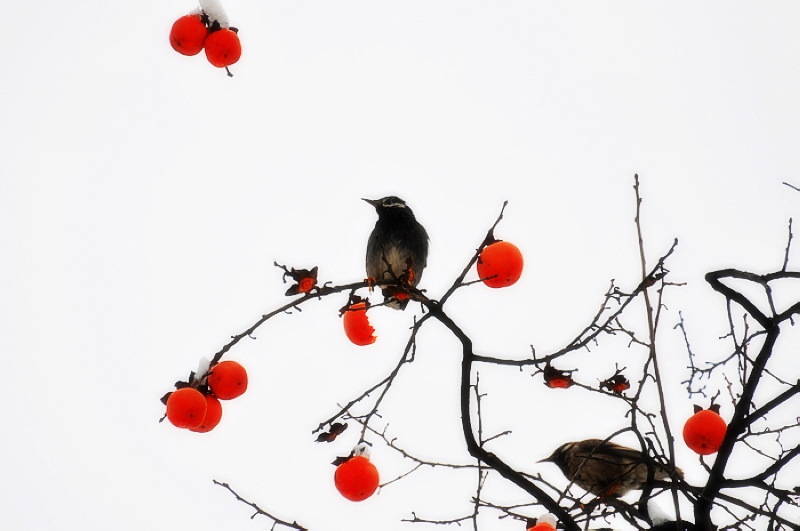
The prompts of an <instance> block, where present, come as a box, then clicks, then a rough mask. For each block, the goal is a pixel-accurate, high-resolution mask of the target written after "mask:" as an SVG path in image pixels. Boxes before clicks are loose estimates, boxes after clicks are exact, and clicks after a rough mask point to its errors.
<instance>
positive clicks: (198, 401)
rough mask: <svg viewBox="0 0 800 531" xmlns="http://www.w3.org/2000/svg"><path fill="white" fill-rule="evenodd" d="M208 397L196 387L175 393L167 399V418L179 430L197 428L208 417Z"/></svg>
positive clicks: (182, 389)
mask: <svg viewBox="0 0 800 531" xmlns="http://www.w3.org/2000/svg"><path fill="white" fill-rule="evenodd" d="M207 408H208V406H207V405H206V397H204V396H203V393H201V392H200V391H198V390H197V389H195V388H194V387H182V388H180V389H178V390H177V391H173V392H172V393H171V394H170V395H169V398H168V399H167V418H168V419H169V421H170V422H171V423H173V424H174V425H175V426H177V427H179V428H190V429H191V428H197V427H198V426H200V424H201V423H202V422H203V419H204V418H205V417H206V409H207Z"/></svg>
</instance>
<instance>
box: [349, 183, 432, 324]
mask: <svg viewBox="0 0 800 531" xmlns="http://www.w3.org/2000/svg"><path fill="white" fill-rule="evenodd" d="M364 201H366V202H367V203H369V204H370V205H372V206H374V207H375V210H376V211H377V212H378V221H377V222H376V223H375V228H374V229H373V230H372V234H370V236H369V241H368V242H367V259H366V265H367V277H368V279H369V281H370V282H372V281H375V282H381V281H384V280H396V281H398V282H399V285H398V286H386V287H384V288H383V295H384V298H385V300H386V302H387V304H388V305H389V306H392V307H393V308H396V309H405V307H406V305H407V304H408V299H409V297H408V293H407V292H405V291H404V290H403V285H406V286H409V287H412V288H414V287H416V286H417V284H419V281H420V279H421V278H422V272H423V270H424V269H425V265H426V264H427V262H428V233H427V232H426V231H425V227H423V226H422V225H421V224H420V223H419V222H418V221H417V218H415V217H414V212H412V211H411V208H410V207H409V206H408V205H406V202H405V201H403V200H402V199H400V198H399V197H396V196H393V195H390V196H387V197H384V198H382V199H364Z"/></svg>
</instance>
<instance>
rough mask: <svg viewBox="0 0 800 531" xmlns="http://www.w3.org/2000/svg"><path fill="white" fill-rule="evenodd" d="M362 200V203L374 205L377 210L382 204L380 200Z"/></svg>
mask: <svg viewBox="0 0 800 531" xmlns="http://www.w3.org/2000/svg"><path fill="white" fill-rule="evenodd" d="M361 200H362V201H366V202H367V203H369V204H370V205H372V206H374V207H376V208H377V207H378V205H379V204H380V203H381V200H380V199H365V198H363V197H362V198H361Z"/></svg>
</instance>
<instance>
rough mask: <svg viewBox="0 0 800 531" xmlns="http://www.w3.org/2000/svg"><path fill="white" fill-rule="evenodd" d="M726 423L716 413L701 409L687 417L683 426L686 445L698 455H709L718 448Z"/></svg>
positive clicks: (726, 427) (725, 429)
mask: <svg viewBox="0 0 800 531" xmlns="http://www.w3.org/2000/svg"><path fill="white" fill-rule="evenodd" d="M727 429H728V425H727V424H726V423H725V421H724V420H722V417H720V416H719V414H718V413H716V412H715V411H712V410H710V409H703V410H700V411H698V412H697V413H695V414H694V415H692V416H691V417H689V420H687V421H686V424H684V426H683V440H684V441H685V442H686V446H688V447H689V448H690V449H692V450H694V451H695V452H696V453H698V454H700V455H710V454H713V453H714V452H716V451H717V450H719V447H720V445H721V444H722V440H723V439H725V432H726V431H727Z"/></svg>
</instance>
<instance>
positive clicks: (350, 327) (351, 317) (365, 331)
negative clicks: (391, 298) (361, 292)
mask: <svg viewBox="0 0 800 531" xmlns="http://www.w3.org/2000/svg"><path fill="white" fill-rule="evenodd" d="M343 322H344V333H345V334H347V338H348V339H349V340H350V341H352V342H353V343H355V344H356V345H359V346H362V347H363V346H365V345H371V344H373V343H375V340H376V339H378V338H377V337H375V329H374V328H373V327H372V325H371V324H369V318H367V305H366V303H363V302H358V303H356V304H353V305H352V306H350V307H349V308H348V309H347V311H345V312H344V317H343Z"/></svg>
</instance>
